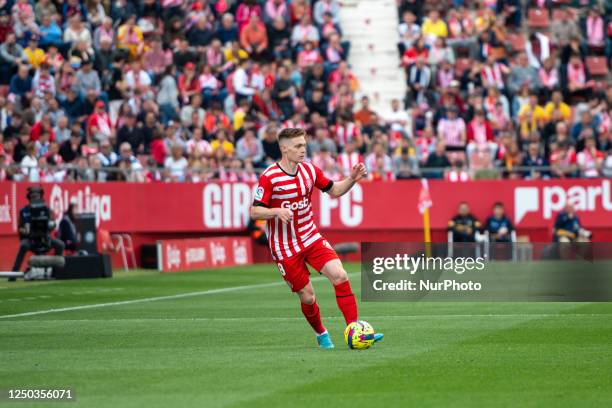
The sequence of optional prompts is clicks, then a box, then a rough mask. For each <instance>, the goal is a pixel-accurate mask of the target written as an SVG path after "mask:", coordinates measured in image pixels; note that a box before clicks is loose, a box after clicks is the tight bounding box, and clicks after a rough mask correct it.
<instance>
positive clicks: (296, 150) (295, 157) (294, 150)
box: [281, 136, 306, 163]
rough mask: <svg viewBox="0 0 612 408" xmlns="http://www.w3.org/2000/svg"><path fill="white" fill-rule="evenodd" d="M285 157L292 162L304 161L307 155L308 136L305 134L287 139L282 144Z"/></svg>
mask: <svg viewBox="0 0 612 408" xmlns="http://www.w3.org/2000/svg"><path fill="white" fill-rule="evenodd" d="M281 152H282V153H283V157H286V158H287V160H289V161H292V162H297V163H300V162H303V161H304V158H305V157H306V138H305V137H304V136H300V137H294V138H292V139H285V140H283V143H282V144H281Z"/></svg>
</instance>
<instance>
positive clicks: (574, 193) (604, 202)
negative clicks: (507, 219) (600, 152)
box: [514, 180, 612, 224]
mask: <svg viewBox="0 0 612 408" xmlns="http://www.w3.org/2000/svg"><path fill="white" fill-rule="evenodd" d="M539 190H540V189H539V188H538V187H517V188H515V189H514V222H515V223H517V224H518V223H519V222H521V220H522V219H523V217H525V215H526V214H527V213H530V212H538V211H540V207H541V209H542V217H543V218H544V219H550V218H551V217H552V215H553V213H555V212H557V211H561V210H562V209H563V208H564V207H565V206H566V205H567V204H568V203H570V204H573V205H574V207H575V208H576V210H577V211H595V210H597V208H598V205H597V203H598V202H600V203H601V204H600V205H601V208H602V209H603V210H605V211H612V195H611V194H610V181H609V180H602V182H601V185H599V186H572V187H570V188H568V189H567V190H565V189H564V188H563V187H561V186H546V187H543V188H542V205H541V206H540V191H539Z"/></svg>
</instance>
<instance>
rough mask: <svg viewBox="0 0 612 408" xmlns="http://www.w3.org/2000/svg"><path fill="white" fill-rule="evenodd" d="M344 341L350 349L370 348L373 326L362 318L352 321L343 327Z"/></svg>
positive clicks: (372, 338) (372, 342)
mask: <svg viewBox="0 0 612 408" xmlns="http://www.w3.org/2000/svg"><path fill="white" fill-rule="evenodd" d="M344 341H345V342H346V344H347V345H348V346H349V348H351V349H355V350H365V349H367V348H370V347H371V346H372V344H374V328H373V327H372V326H371V325H370V323H368V322H366V321H364V320H357V321H356V322H352V323H350V324H349V325H348V326H346V329H344Z"/></svg>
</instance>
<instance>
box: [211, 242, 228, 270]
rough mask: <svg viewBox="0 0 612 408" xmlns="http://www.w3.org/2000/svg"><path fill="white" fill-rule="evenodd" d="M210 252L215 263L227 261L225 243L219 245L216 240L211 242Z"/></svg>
mask: <svg viewBox="0 0 612 408" xmlns="http://www.w3.org/2000/svg"><path fill="white" fill-rule="evenodd" d="M210 254H211V257H212V263H213V265H216V264H218V263H220V264H223V263H225V247H224V246H223V245H217V244H215V243H214V242H211V243H210Z"/></svg>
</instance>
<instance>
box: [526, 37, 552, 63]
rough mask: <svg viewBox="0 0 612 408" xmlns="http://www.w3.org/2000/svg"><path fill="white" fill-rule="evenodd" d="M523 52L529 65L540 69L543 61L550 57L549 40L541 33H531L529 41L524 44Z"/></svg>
mask: <svg viewBox="0 0 612 408" xmlns="http://www.w3.org/2000/svg"><path fill="white" fill-rule="evenodd" d="M525 52H526V53H527V58H528V59H529V65H531V66H532V67H534V68H535V69H540V68H541V67H542V64H543V63H544V61H546V60H547V59H548V58H549V57H550V40H549V39H548V37H547V36H545V35H544V34H542V33H537V32H536V33H532V34H531V35H530V36H529V41H527V44H525Z"/></svg>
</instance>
